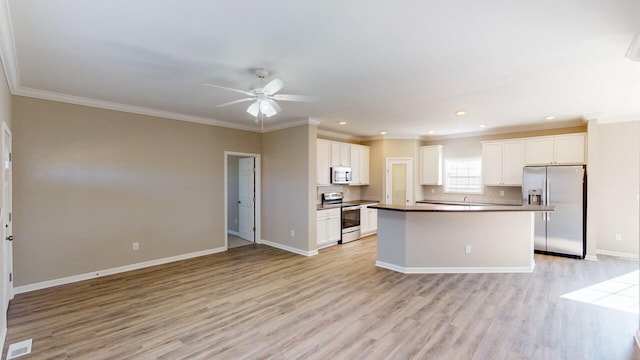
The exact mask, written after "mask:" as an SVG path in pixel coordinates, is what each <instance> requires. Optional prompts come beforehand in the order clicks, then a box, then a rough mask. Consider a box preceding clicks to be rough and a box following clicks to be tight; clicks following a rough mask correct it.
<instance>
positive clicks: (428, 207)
mask: <svg viewBox="0 0 640 360" xmlns="http://www.w3.org/2000/svg"><path fill="white" fill-rule="evenodd" d="M369 207H370V208H372V209H378V210H391V211H402V212H461V213H472V212H508V211H543V212H545V211H555V206H545V205H471V206H469V205H445V204H431V203H422V205H413V206H412V205H409V206H405V205H388V204H376V205H371V206H369Z"/></svg>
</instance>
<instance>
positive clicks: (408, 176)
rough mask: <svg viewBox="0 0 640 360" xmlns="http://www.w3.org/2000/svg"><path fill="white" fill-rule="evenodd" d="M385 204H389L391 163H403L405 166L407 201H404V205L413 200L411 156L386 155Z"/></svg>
mask: <svg viewBox="0 0 640 360" xmlns="http://www.w3.org/2000/svg"><path fill="white" fill-rule="evenodd" d="M385 162H386V166H385V172H384V174H385V181H384V182H385V187H384V189H385V193H384V200H385V204H391V180H392V177H391V176H390V175H391V167H392V165H393V164H405V165H406V166H407V172H406V174H405V175H406V181H407V184H406V186H407V199H406V200H408V201H409V203H407V202H406V201H405V205H409V204H410V203H411V202H413V180H414V179H413V158H410V157H388V158H386V160H385Z"/></svg>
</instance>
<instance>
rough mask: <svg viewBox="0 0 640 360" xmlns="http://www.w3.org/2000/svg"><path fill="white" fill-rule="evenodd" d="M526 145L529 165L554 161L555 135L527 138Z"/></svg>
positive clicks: (526, 156) (526, 159)
mask: <svg viewBox="0 0 640 360" xmlns="http://www.w3.org/2000/svg"><path fill="white" fill-rule="evenodd" d="M525 147H526V150H525V152H526V155H525V161H526V163H527V165H546V164H551V163H553V152H554V151H553V137H548V138H539V139H530V140H527V142H526V144H525Z"/></svg>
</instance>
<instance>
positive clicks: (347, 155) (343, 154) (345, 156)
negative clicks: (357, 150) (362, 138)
mask: <svg viewBox="0 0 640 360" xmlns="http://www.w3.org/2000/svg"><path fill="white" fill-rule="evenodd" d="M331 166H351V144H347V143H341V142H331Z"/></svg>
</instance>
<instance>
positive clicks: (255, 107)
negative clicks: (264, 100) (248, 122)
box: [247, 100, 260, 117]
mask: <svg viewBox="0 0 640 360" xmlns="http://www.w3.org/2000/svg"><path fill="white" fill-rule="evenodd" d="M259 103H260V101H258V100H256V101H255V102H254V103H253V104H251V105H249V107H248V108H247V112H248V113H249V114H251V115H252V116H255V117H258V113H259V112H260V104H259Z"/></svg>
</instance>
